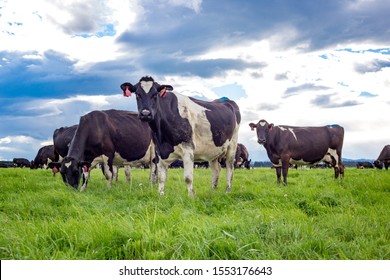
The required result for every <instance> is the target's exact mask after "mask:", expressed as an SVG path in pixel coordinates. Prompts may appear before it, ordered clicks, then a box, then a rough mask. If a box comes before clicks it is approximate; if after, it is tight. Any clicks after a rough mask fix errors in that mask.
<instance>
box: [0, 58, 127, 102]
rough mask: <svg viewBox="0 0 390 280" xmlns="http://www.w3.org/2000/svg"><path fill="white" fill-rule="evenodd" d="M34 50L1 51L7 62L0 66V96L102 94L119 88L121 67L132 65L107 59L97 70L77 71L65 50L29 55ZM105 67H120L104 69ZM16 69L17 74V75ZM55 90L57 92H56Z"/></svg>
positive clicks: (122, 68)
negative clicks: (64, 52)
mask: <svg viewBox="0 0 390 280" xmlns="http://www.w3.org/2000/svg"><path fill="white" fill-rule="evenodd" d="M29 55H36V54H31V53H5V52H2V53H0V57H2V58H6V63H4V62H3V63H1V64H2V67H0V97H4V96H7V97H11V98H12V97H21V96H25V97H27V96H30V97H37V96H40V97H60V96H67V95H71V94H75V93H83V94H99V93H102V92H105V93H106V92H117V91H118V88H119V83H120V82H121V78H122V77H121V76H119V75H116V74H118V73H120V71H119V70H123V71H124V70H125V69H131V68H127V67H129V66H128V65H126V64H124V63H122V64H119V63H114V64H110V62H105V63H102V64H97V65H96V69H97V70H96V71H95V70H91V72H87V73H78V72H76V71H74V64H75V63H76V62H75V61H72V60H69V59H68V58H67V57H66V56H65V55H64V54H61V53H57V52H54V51H47V52H45V53H44V56H43V57H41V58H39V59H37V58H33V59H32V58H30V57H31V56H29ZM104 67H108V68H110V67H111V68H112V69H117V71H116V72H115V71H107V69H106V70H102V69H103V68H104ZM15 73H17V75H15ZM53 94H55V96H53Z"/></svg>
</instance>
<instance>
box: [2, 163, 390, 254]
mask: <svg viewBox="0 0 390 280" xmlns="http://www.w3.org/2000/svg"><path fill="white" fill-rule="evenodd" d="M224 175H225V173H224V171H222V174H221V178H220V183H219V188H218V189H216V190H212V189H211V187H210V186H211V171H210V170H206V169H197V170H195V178H194V182H195V184H194V187H195V191H196V197H195V198H190V197H188V195H187V189H186V186H185V182H184V180H183V172H182V170H180V169H172V170H169V174H168V180H167V183H166V192H165V196H163V197H162V196H160V195H159V194H158V191H157V187H156V186H151V185H150V184H149V182H148V176H149V174H148V171H146V170H140V169H134V170H132V181H131V183H130V184H127V183H126V182H125V178H124V174H123V171H121V173H120V176H119V181H118V182H117V183H114V184H113V186H112V188H111V189H109V188H108V187H107V185H106V181H105V179H104V177H103V176H102V174H101V172H100V171H98V170H94V171H93V172H92V175H91V180H90V183H89V186H88V188H87V190H86V191H85V192H76V191H74V190H73V189H72V188H69V187H66V186H65V185H64V184H63V183H62V180H61V179H60V176H58V175H57V176H56V177H53V176H52V175H51V172H50V171H48V170H29V169H1V170H0V192H1V196H0V225H1V231H0V257H1V259H41V260H46V259H94V260H95V259H99V260H100V259H102V260H106V259H182V260H186V259H205V260H209V259H230V260H234V259H283V260H284V259H304V260H306V259H355V260H357V259H390V215H389V209H390V207H389V206H390V172H386V171H383V170H382V171H379V170H358V169H354V168H351V169H347V170H346V177H345V179H344V180H342V181H340V180H335V179H334V178H333V173H332V170H290V174H289V185H288V186H283V185H277V184H276V175H275V171H274V170H271V169H268V168H261V169H254V170H236V171H235V174H234V179H233V190H232V192H231V193H229V194H225V192H224V190H225V179H224Z"/></svg>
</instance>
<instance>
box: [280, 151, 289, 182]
mask: <svg viewBox="0 0 390 280" xmlns="http://www.w3.org/2000/svg"><path fill="white" fill-rule="evenodd" d="M289 160H290V159H289V158H287V157H286V158H284V159H282V175H283V184H284V185H287V174H288V168H289V166H290V162H289Z"/></svg>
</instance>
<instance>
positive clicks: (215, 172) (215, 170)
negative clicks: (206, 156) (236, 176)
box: [209, 159, 221, 189]
mask: <svg viewBox="0 0 390 280" xmlns="http://www.w3.org/2000/svg"><path fill="white" fill-rule="evenodd" d="M209 167H210V168H211V174H212V182H211V186H212V188H213V189H216V188H217V186H218V178H219V173H220V172H221V165H220V164H219V161H218V159H214V160H211V161H209Z"/></svg>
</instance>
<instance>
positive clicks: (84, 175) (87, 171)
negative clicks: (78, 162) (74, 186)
mask: <svg viewBox="0 0 390 280" xmlns="http://www.w3.org/2000/svg"><path fill="white" fill-rule="evenodd" d="M89 174H90V170H89V169H88V170H86V171H85V170H84V168H83V184H82V185H81V188H80V191H81V192H83V191H85V189H86V188H87V184H88V179H89Z"/></svg>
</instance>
